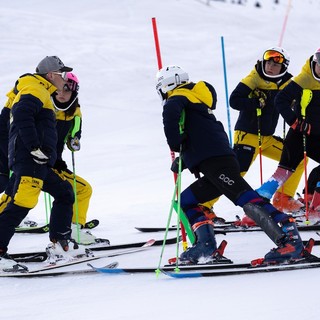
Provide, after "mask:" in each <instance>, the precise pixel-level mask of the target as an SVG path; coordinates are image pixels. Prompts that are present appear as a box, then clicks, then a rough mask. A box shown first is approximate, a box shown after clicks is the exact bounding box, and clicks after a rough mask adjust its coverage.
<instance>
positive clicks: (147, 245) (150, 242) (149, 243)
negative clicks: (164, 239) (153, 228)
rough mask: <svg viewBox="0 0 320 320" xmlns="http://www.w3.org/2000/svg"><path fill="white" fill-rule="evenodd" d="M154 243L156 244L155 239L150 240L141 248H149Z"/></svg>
mask: <svg viewBox="0 0 320 320" xmlns="http://www.w3.org/2000/svg"><path fill="white" fill-rule="evenodd" d="M155 242H156V240H155V239H150V240H148V241H147V242H146V243H145V244H144V245H143V247H151V246H152V245H154V244H155Z"/></svg>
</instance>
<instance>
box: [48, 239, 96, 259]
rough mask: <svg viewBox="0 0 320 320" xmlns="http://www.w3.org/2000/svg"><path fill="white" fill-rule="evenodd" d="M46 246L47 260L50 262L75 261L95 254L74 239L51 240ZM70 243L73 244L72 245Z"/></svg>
mask: <svg viewBox="0 0 320 320" xmlns="http://www.w3.org/2000/svg"><path fill="white" fill-rule="evenodd" d="M51 241H52V243H50V244H49V245H48V246H47V248H46V253H47V257H48V258H47V262H48V263H49V264H53V265H54V264H57V263H58V262H68V261H73V260H75V259H78V258H82V257H90V256H93V253H92V251H91V250H89V249H87V248H85V247H84V246H82V245H78V244H77V242H76V241H75V240H73V239H61V240H55V239H54V240H51ZM70 244H73V245H72V246H70Z"/></svg>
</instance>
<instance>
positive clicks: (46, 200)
mask: <svg viewBox="0 0 320 320" xmlns="http://www.w3.org/2000/svg"><path fill="white" fill-rule="evenodd" d="M44 205H45V209H46V224H48V223H49V215H50V213H51V197H50V195H49V194H48V193H47V192H44Z"/></svg>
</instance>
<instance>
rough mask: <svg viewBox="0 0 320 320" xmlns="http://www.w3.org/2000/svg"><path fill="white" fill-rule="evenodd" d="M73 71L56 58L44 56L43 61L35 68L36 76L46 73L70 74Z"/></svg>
mask: <svg viewBox="0 0 320 320" xmlns="http://www.w3.org/2000/svg"><path fill="white" fill-rule="evenodd" d="M72 70H73V69H72V68H70V67H66V66H65V65H64V63H63V62H62V61H61V60H60V59H59V57H57V56H46V57H45V58H44V59H42V60H41V61H40V62H39V64H38V66H37V68H36V73H38V74H47V73H48V72H53V71H61V72H63V71H66V72H70V71H72Z"/></svg>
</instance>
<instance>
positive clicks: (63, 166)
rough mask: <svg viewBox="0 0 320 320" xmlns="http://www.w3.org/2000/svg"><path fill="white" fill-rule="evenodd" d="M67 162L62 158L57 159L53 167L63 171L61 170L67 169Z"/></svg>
mask: <svg viewBox="0 0 320 320" xmlns="http://www.w3.org/2000/svg"><path fill="white" fill-rule="evenodd" d="M67 168H68V167H67V164H66V162H65V161H63V160H62V159H60V160H57V161H56V162H55V164H54V166H53V169H56V170H57V171H58V172H59V173H61V171H66V170H67Z"/></svg>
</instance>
